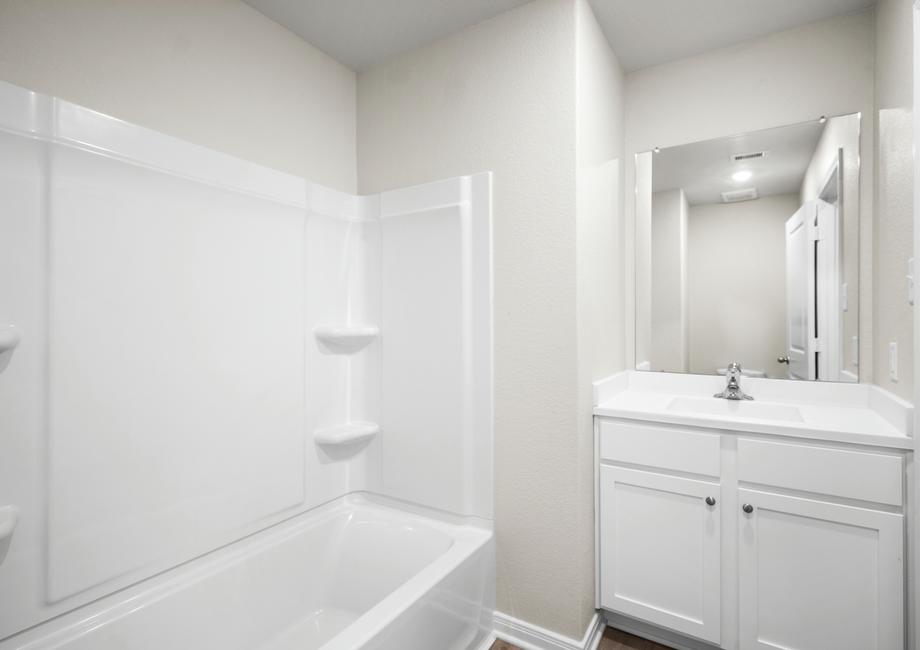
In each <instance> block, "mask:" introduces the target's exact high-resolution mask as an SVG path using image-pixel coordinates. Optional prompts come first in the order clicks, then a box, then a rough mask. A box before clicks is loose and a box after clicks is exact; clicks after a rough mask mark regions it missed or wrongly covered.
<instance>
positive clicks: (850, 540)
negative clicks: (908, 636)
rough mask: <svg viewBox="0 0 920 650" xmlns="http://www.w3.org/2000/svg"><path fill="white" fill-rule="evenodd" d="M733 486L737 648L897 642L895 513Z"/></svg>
mask: <svg viewBox="0 0 920 650" xmlns="http://www.w3.org/2000/svg"><path fill="white" fill-rule="evenodd" d="M739 496H740V500H741V502H742V504H743V506H742V510H741V511H740V515H739V530H738V532H739V545H738V582H739V589H740V591H739V599H738V603H739V612H738V614H739V631H740V642H741V648H742V649H744V650H753V649H755V648H756V649H758V650H759V649H763V650H778V649H779V650H812V649H814V650H817V649H819V648H835V649H840V650H843V649H852V650H865V649H870V648H878V649H880V650H881V649H885V648H892V649H900V648H903V647H904V646H903V626H904V624H903V617H902V612H903V592H904V566H903V537H904V527H903V516H902V515H900V514H894V513H890V512H883V511H879V510H873V509H870V508H865V507H854V506H850V505H841V504H837V503H830V502H826V501H821V500H817V499H806V498H800V497H793V496H786V495H782V494H773V493H770V492H764V491H761V490H749V489H745V488H741V489H739ZM745 505H746V506H748V508H746V509H750V510H751V512H749V513H748V512H745V508H744V506H745Z"/></svg>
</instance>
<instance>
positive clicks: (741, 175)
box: [732, 169, 753, 183]
mask: <svg viewBox="0 0 920 650" xmlns="http://www.w3.org/2000/svg"><path fill="white" fill-rule="evenodd" d="M751 176H753V174H752V173H751V172H750V171H748V170H747V169H742V170H741V171H738V172H735V173H734V174H732V180H733V181H735V182H736V183H743V182H744V181H746V180H749V179H750V178H751Z"/></svg>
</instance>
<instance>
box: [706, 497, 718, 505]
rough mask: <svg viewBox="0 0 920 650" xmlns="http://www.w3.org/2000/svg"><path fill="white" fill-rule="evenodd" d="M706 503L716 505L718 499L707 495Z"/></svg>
mask: <svg viewBox="0 0 920 650" xmlns="http://www.w3.org/2000/svg"><path fill="white" fill-rule="evenodd" d="M706 505H707V506H714V505H716V500H715V499H713V498H712V497H706Z"/></svg>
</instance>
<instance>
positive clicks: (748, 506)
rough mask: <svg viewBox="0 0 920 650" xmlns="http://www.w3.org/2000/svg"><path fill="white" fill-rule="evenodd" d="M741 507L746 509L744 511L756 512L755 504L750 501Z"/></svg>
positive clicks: (748, 512)
mask: <svg viewBox="0 0 920 650" xmlns="http://www.w3.org/2000/svg"><path fill="white" fill-rule="evenodd" d="M741 509H742V510H744V512H745V513H747V514H751V513H752V512H754V506H752V505H751V504H750V503H745V504H744V505H743V506H741Z"/></svg>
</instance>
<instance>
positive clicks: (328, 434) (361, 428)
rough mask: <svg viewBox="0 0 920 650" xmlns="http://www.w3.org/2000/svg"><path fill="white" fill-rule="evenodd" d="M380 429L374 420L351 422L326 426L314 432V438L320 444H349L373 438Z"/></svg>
mask: <svg viewBox="0 0 920 650" xmlns="http://www.w3.org/2000/svg"><path fill="white" fill-rule="evenodd" d="M379 431H380V426H379V425H378V424H376V423H374V422H349V423H348V424H340V425H337V426H334V427H325V428H322V429H317V430H316V431H314V432H313V440H314V441H315V442H316V443H317V444H319V445H349V444H351V443H354V442H360V441H362V440H367V439H369V438H373V437H374V436H376V435H377V433H379Z"/></svg>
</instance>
